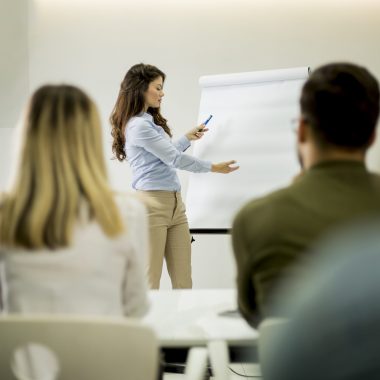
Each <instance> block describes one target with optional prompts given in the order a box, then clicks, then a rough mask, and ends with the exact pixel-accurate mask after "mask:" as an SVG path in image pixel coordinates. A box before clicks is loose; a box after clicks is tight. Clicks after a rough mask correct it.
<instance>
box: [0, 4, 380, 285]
mask: <svg viewBox="0 0 380 380" xmlns="http://www.w3.org/2000/svg"><path fill="white" fill-rule="evenodd" d="M9 2H10V1H9ZM12 3H13V2H12ZM15 9H16V8H15ZM23 12H24V10H23V9H22V10H21V11H20V14H17V15H15V16H13V17H16V19H17V20H19V18H20V17H23V16H22V14H23ZM0 17H1V19H3V18H6V17H5V16H4V15H3V13H2V12H1V16H0ZM1 21H3V20H1ZM0 24H1V23H0ZM29 32H30V33H29V40H30V46H29V51H30V55H29V61H28V67H29V72H30V89H31V90H33V89H34V88H35V87H36V86H38V85H40V84H42V83H45V82H46V81H53V82H57V81H58V82H60V81H65V82H73V83H76V84H78V85H80V86H82V87H84V88H85V89H86V90H87V91H89V92H90V94H91V95H92V96H93V97H94V98H95V100H96V102H97V103H98V105H99V108H100V110H101V113H102V117H103V120H104V134H105V137H106V140H105V145H106V147H107V153H106V156H107V158H109V157H110V148H109V147H110V139H109V130H108V124H107V118H108V115H109V113H110V111H111V108H112V105H113V102H114V101H115V97H116V94H117V90H118V85H119V83H120V81H121V79H122V76H123V75H124V73H125V71H126V70H127V69H128V68H129V67H130V66H131V65H132V64H134V63H137V62H145V63H151V64H155V65H157V66H159V67H160V68H161V69H162V70H163V71H165V72H166V74H167V82H166V85H165V91H166V97H165V99H164V104H163V113H164V114H165V115H166V117H167V118H168V119H169V122H170V125H171V126H172V128H173V130H174V133H175V135H177V136H179V135H180V134H181V133H183V132H184V131H186V130H187V129H189V128H191V127H192V126H193V125H195V123H196V121H197V113H198V105H199V95H200V89H199V87H198V78H199V76H201V75H205V74H219V73H228V72H243V71H254V70H265V69H276V68H286V67H298V66H306V65H309V66H311V67H312V68H313V67H316V66H318V65H320V64H323V63H325V62H329V61H336V60H349V61H353V62H357V63H360V64H362V65H365V66H367V67H368V68H369V69H370V70H371V71H372V72H373V73H374V74H375V75H377V77H378V78H380V54H379V53H378V51H379V48H378V46H379V40H378V38H379V36H380V2H378V1H370V0H361V1H360V2H359V1H353V0H352V1H349V0H346V1H345V0H330V1H327V0H318V1H312V0H303V1H286V0H283V1H281V0H278V1H274V0H203V1H201V0H171V1H170V0H134V1H132V0H107V1H106V0H104V1H101V0H75V1H74V0H35V1H32V2H31V11H30V30H29ZM17 44H20V46H24V45H23V44H24V39H21V40H19V41H17V42H16V45H17ZM23 57H25V56H23ZM15 72H16V70H15V71H14V73H15ZM16 77H17V76H15V75H14V76H13V80H14V83H15V86H16V87H17V78H16ZM8 84H9V86H7V87H9V88H10V89H12V88H15V87H13V83H12V82H8ZM1 91H3V90H1ZM18 100H19V98H17V99H16V100H15V101H14V102H13V101H12V102H11V103H9V104H11V105H12V106H15V107H16V108H18V107H19V101H18ZM12 117H13V116H12ZM13 118H14V117H13ZM284 122H288V121H284ZM379 157H380V144H379V145H378V147H376V148H375V149H374V150H373V152H372V154H371V157H370V166H371V167H372V168H375V169H378V170H380V158H379ZM108 162H109V169H110V174H111V180H112V183H113V185H114V187H116V188H118V189H128V188H129V183H130V182H129V179H130V173H129V169H128V166H127V165H118V164H117V163H116V162H115V161H112V162H111V161H110V160H108ZM181 180H182V183H183V187H184V191H186V184H187V175H186V173H181ZM193 254H194V260H193V263H194V280H195V286H196V287H207V286H213V287H214V286H216V287H218V286H229V285H231V284H232V283H233V277H234V268H233V261H232V256H231V251H230V247H229V240H228V238H221V237H206V236H203V237H199V238H198V239H197V242H196V243H195V244H194V251H193ZM216 257H218V258H219V259H220V260H219V263H220V265H219V266H218V267H220V268H222V270H220V269H217V271H218V273H216V271H215V272H214V273H213V272H212V273H210V270H209V268H210V265H211V267H212V268H213V267H215V265H213V263H214V262H215V258H216ZM220 272H221V273H220ZM165 284H167V279H165Z"/></svg>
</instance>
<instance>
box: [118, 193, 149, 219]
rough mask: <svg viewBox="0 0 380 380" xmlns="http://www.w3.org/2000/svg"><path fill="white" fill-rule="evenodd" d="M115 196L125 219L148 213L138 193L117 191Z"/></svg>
mask: <svg viewBox="0 0 380 380" xmlns="http://www.w3.org/2000/svg"><path fill="white" fill-rule="evenodd" d="M114 197H115V202H116V205H117V207H118V209H119V211H120V213H121V215H122V217H123V219H134V218H138V217H140V216H141V215H142V214H143V215H145V214H146V207H145V205H144V203H143V201H142V200H141V199H139V197H138V196H137V195H136V194H134V193H132V192H115V193H114Z"/></svg>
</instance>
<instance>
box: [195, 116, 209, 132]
mask: <svg viewBox="0 0 380 380" xmlns="http://www.w3.org/2000/svg"><path fill="white" fill-rule="evenodd" d="M211 118H212V115H210V116H209V117H208V118H207V120H206V121H205V122H204V123H203V125H204V126H206V125H207V123H208V122H209V121H210V120H211ZM202 131H203V128H199V130H198V132H202Z"/></svg>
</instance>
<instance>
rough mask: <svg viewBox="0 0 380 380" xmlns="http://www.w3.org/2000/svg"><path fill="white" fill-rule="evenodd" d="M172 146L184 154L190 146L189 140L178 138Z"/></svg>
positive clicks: (183, 137)
mask: <svg viewBox="0 0 380 380" xmlns="http://www.w3.org/2000/svg"><path fill="white" fill-rule="evenodd" d="M173 145H174V146H175V147H176V148H177V149H178V150H179V151H180V152H184V151H185V150H186V149H188V148H189V147H190V145H191V143H190V141H189V139H188V138H187V137H186V136H182V137H180V138H179V139H178V140H177V141H175V142H174V143H173Z"/></svg>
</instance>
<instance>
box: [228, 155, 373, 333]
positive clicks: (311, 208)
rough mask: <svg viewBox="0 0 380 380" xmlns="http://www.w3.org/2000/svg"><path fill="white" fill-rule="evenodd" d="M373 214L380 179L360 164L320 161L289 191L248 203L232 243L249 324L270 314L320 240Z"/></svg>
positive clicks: (243, 309) (235, 226)
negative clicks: (285, 282)
mask: <svg viewBox="0 0 380 380" xmlns="http://www.w3.org/2000/svg"><path fill="white" fill-rule="evenodd" d="M373 213H378V214H379V213H380V176H379V175H377V174H372V173H369V172H368V171H367V169H366V168H365V165H364V163H361V162H357V161H325V162H322V163H319V164H317V165H315V166H313V167H312V168H310V169H309V170H307V171H306V172H305V173H304V174H303V175H302V176H300V177H299V178H298V179H297V180H296V181H295V182H294V183H293V184H292V185H290V186H289V187H287V188H284V189H281V190H278V191H276V192H273V193H271V194H269V195H267V196H265V197H262V198H259V199H255V200H253V201H251V202H249V203H248V204H247V205H245V206H244V207H243V208H242V209H241V210H240V211H239V213H238V214H237V215H236V217H235V220H234V223H233V228H232V241H233V249H234V254H235V258H236V263H237V272H238V274H237V287H238V304H239V309H240V311H241V313H242V314H243V316H244V317H245V318H246V320H247V321H248V322H249V323H250V324H251V325H253V326H256V325H257V324H258V323H259V322H260V320H261V319H262V318H264V317H267V316H269V314H270V312H269V309H270V308H269V306H270V305H271V304H272V303H273V302H274V297H275V293H276V292H275V288H276V285H277V284H279V283H280V280H282V279H284V278H285V277H287V276H294V275H296V273H297V270H299V269H300V268H301V270H302V265H300V263H302V260H301V258H302V257H305V255H306V254H307V250H308V249H309V248H310V247H311V246H312V244H313V243H314V242H316V240H317V239H319V238H320V237H321V236H322V235H323V234H325V233H327V232H331V231H333V230H334V228H337V227H339V226H342V225H343V224H344V223H349V222H352V221H354V220H355V219H357V218H361V217H365V216H367V215H368V216H371V215H372V214H373ZM296 269H297V270H296Z"/></svg>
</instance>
